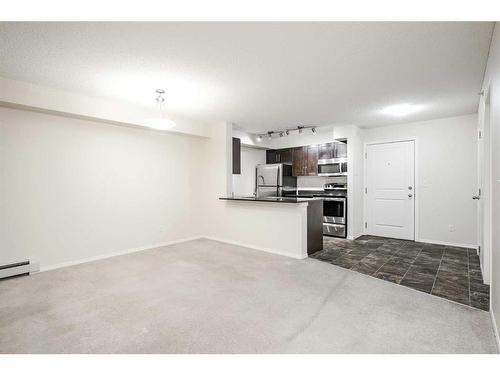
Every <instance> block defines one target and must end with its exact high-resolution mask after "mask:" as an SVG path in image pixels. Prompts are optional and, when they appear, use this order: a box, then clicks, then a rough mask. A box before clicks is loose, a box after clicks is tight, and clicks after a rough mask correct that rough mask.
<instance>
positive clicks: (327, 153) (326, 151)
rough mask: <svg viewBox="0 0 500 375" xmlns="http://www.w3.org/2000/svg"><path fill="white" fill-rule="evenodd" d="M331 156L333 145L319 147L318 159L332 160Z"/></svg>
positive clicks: (326, 144) (327, 144)
mask: <svg viewBox="0 0 500 375" xmlns="http://www.w3.org/2000/svg"><path fill="white" fill-rule="evenodd" d="M333 155H334V153H333V143H325V144H322V145H319V155H318V157H319V159H332V158H333V157H334V156H333Z"/></svg>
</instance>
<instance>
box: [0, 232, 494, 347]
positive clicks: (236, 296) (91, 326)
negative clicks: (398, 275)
mask: <svg viewBox="0 0 500 375" xmlns="http://www.w3.org/2000/svg"><path fill="white" fill-rule="evenodd" d="M496 351H497V348H496V344H495V340H494V336H493V329H492V325H491V321H490V317H489V315H488V313H487V312H484V311H479V310H476V309H473V308H470V307H467V306H463V305H458V304H455V303H453V302H449V301H446V300H444V299H440V298H438V297H434V296H430V295H428V294H424V293H420V292H417V291H414V290H411V289H408V288H405V287H402V286H398V285H395V284H392V283H389V282H385V281H382V280H378V279H375V278H372V277H369V276H365V275H362V274H357V273H355V272H352V271H348V270H344V269H342V268H338V267H336V266H333V265H330V264H327V263H323V262H320V261H317V260H314V259H307V260H293V259H289V258H285V257H281V256H276V255H271V254H267V253H264V252H259V251H255V250H250V249H246V248H242V247H237V246H233V245H228V244H223V243H220V242H215V241H209V240H199V241H192V242H187V243H183V244H178V245H173V246H168V247H163V248H157V249H153V250H149V251H144V252H140V253H135V254H130V255H124V256H119V257H114V258H109V259H106V260H101V261H96V262H92V263H86V264H82V265H79V266H73V267H67V268H63V269H59V270H54V271H50V272H43V273H39V274H36V275H32V276H29V277H22V278H15V279H9V280H4V281H0V352H1V353H493V352H496Z"/></svg>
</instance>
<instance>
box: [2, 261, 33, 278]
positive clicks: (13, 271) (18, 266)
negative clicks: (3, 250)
mask: <svg viewBox="0 0 500 375" xmlns="http://www.w3.org/2000/svg"><path fill="white" fill-rule="evenodd" d="M29 274H30V262H29V261H25V262H18V263H11V264H4V265H0V280H1V279H5V278H7V277H12V276H21V275H29Z"/></svg>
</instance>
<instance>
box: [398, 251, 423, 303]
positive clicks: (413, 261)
mask: <svg viewBox="0 0 500 375" xmlns="http://www.w3.org/2000/svg"><path fill="white" fill-rule="evenodd" d="M422 250H424V248H423V247H422V248H421V249H420V251H419V252H418V254H417V256H416V257H415V259H413V260H412V262H411V264H410V267H408V269H407V270H406V272H405V274H404V275H403V277H402V278H401V281H403V279H404V278H405V276H406V274H407V273H408V271H410V268H411V266H413V263H415V260H416V259H417V258H418V256H419V255H420V253H421V252H422ZM401 281H400V282H399V283H401ZM424 293H425V292H424ZM429 294H430V293H429Z"/></svg>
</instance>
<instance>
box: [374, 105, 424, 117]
mask: <svg viewBox="0 0 500 375" xmlns="http://www.w3.org/2000/svg"><path fill="white" fill-rule="evenodd" d="M422 108H423V106H422V105H417V104H408V103H404V104H395V105H390V106H388V107H385V108H384V109H382V111H381V113H383V114H386V115H390V116H394V117H404V116H408V115H411V114H412V113H415V112H418V111H421V110H422Z"/></svg>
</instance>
